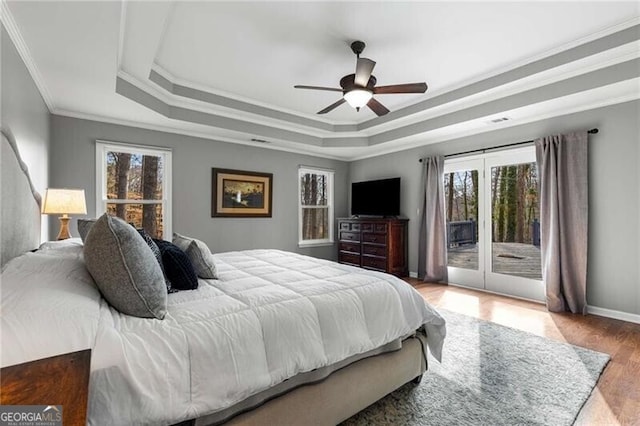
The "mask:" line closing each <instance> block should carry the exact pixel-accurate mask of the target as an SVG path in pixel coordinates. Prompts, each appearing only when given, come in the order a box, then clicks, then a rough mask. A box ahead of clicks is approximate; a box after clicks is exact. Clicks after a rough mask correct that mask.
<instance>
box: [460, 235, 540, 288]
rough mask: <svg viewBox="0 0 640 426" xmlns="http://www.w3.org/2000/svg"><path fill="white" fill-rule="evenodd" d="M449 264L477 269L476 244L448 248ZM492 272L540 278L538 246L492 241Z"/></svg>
mask: <svg viewBox="0 0 640 426" xmlns="http://www.w3.org/2000/svg"><path fill="white" fill-rule="evenodd" d="M448 256H449V266H455V267H458V268H466V269H478V245H477V244H467V245H462V246H459V247H453V248H450V249H449V252H448ZM492 262H493V268H492V269H493V272H497V273H500V274H507V275H515V276H518V277H525V278H532V279H536V280H541V279H542V269H541V266H540V265H541V263H540V248H539V247H536V246H534V245H531V244H522V243H493V259H492Z"/></svg>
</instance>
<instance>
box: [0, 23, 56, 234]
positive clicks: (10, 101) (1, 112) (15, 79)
mask: <svg viewBox="0 0 640 426" xmlns="http://www.w3.org/2000/svg"><path fill="white" fill-rule="evenodd" d="M0 27H1V29H0V44H1V47H0V52H1V59H0V63H1V70H0V80H1V83H0V93H1V94H2V95H1V97H2V99H1V106H0V116H1V118H0V121H1V123H2V126H4V127H7V128H9V129H10V130H11V131H12V132H13V134H14V136H15V138H16V141H17V143H18V149H19V150H20V155H21V157H22V160H23V161H24V162H25V163H26V164H27V166H28V167H29V173H30V175H31V179H32V181H33V184H34V186H35V187H36V190H37V191H38V192H40V193H44V191H45V189H46V188H47V187H48V186H49V152H50V123H49V118H50V113H49V109H48V108H47V105H46V104H45V102H44V100H43V98H42V96H41V94H40V92H39V90H38V87H37V86H36V84H35V82H34V81H33V79H32V78H31V74H30V73H29V70H28V69H27V67H26V65H25V64H24V62H23V60H22V58H21V57H20V54H19V53H18V50H17V49H16V47H15V45H14V43H13V41H12V40H11V37H10V36H9V34H8V32H7V31H6V29H5V27H4V25H2V24H0ZM48 239H49V222H48V220H46V217H44V216H43V220H42V221H41V240H42V241H46V240H48Z"/></svg>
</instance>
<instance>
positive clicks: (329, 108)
mask: <svg viewBox="0 0 640 426" xmlns="http://www.w3.org/2000/svg"><path fill="white" fill-rule="evenodd" d="M345 102H346V101H345V100H344V98H340V99H339V100H338V101H337V102H334V103H332V104H331V105H329V106H328V107H326V108H325V109H323V110H322V111H318V114H326V113H328V112H329V111H333V110H334V109H336V108H337V107H339V106H340V105H342V104H343V103H345Z"/></svg>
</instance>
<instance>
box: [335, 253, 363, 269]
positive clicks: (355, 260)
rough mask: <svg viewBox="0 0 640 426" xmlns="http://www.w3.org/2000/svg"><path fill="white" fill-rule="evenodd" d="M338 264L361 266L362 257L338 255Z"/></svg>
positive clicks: (348, 254)
mask: <svg viewBox="0 0 640 426" xmlns="http://www.w3.org/2000/svg"><path fill="white" fill-rule="evenodd" d="M338 262H340V263H348V264H349V265H355V266H360V255H359V254H350V253H343V252H340V254H339V255H338Z"/></svg>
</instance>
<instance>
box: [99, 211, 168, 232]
mask: <svg viewBox="0 0 640 426" xmlns="http://www.w3.org/2000/svg"><path fill="white" fill-rule="evenodd" d="M107 213H109V214H110V215H112V216H118V217H120V218H122V219H124V220H125V221H126V222H127V223H130V224H131V225H133V226H134V227H136V228H144V230H145V231H147V234H149V235H151V236H152V237H153V238H160V239H162V219H163V215H162V204H116V203H107Z"/></svg>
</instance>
